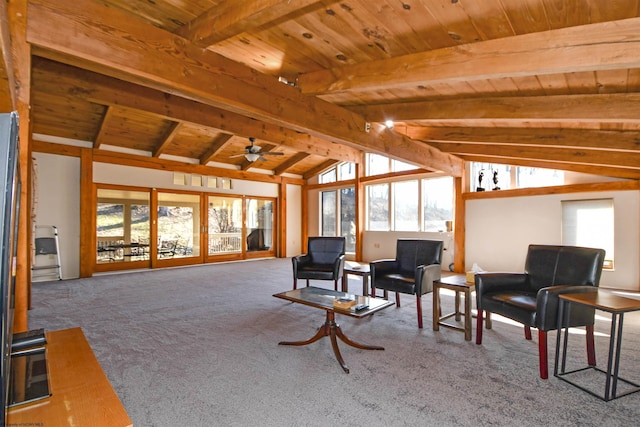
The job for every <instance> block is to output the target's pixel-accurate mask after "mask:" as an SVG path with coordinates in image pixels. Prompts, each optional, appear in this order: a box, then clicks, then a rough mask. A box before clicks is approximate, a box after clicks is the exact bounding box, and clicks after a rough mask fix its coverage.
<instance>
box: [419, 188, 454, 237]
mask: <svg viewBox="0 0 640 427" xmlns="http://www.w3.org/2000/svg"><path fill="white" fill-rule="evenodd" d="M422 191H423V195H422V203H423V205H422V206H423V212H424V214H423V217H424V225H423V231H446V230H447V226H446V223H447V221H453V178H451V177H448V176H447V177H442V178H429V179H424V180H422Z"/></svg>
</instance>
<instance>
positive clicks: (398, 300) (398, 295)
mask: <svg viewBox="0 0 640 427" xmlns="http://www.w3.org/2000/svg"><path fill="white" fill-rule="evenodd" d="M396 306H398V308H399V307H400V294H399V293H398V292H396Z"/></svg>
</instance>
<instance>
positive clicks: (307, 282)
mask: <svg viewBox="0 0 640 427" xmlns="http://www.w3.org/2000/svg"><path fill="white" fill-rule="evenodd" d="M308 287H309V279H307V288H308Z"/></svg>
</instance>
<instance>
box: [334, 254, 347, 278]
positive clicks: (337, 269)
mask: <svg viewBox="0 0 640 427" xmlns="http://www.w3.org/2000/svg"><path fill="white" fill-rule="evenodd" d="M346 259H347V257H346V255H340V256H339V257H338V258H336V260H335V262H334V263H333V277H335V278H336V279H339V278H340V277H341V276H342V273H343V272H344V263H345V260H346Z"/></svg>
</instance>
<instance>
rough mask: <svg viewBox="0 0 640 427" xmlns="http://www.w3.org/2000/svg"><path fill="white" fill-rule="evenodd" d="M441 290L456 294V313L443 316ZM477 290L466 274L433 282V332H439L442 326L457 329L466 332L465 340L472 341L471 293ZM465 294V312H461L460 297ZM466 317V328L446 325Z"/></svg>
mask: <svg viewBox="0 0 640 427" xmlns="http://www.w3.org/2000/svg"><path fill="white" fill-rule="evenodd" d="M440 289H449V290H451V291H454V292H455V298H456V300H455V311H454V312H453V313H450V314H446V315H444V316H442V315H441V311H442V308H441V304H440ZM475 290H476V285H475V283H467V277H466V275H464V274H454V275H450V276H445V277H442V278H441V279H440V280H434V282H433V330H434V331H438V330H439V329H440V326H445V327H447V328H450V329H455V330H458V331H463V332H464V339H465V340H467V341H471V319H472V314H471V292H473V291H475ZM461 294H464V312H461V311H460V295H461ZM462 315H464V327H460V326H458V325H454V324H451V323H446V322H445V320H447V319H449V318H451V317H454V316H455V320H457V321H460V319H461V316H462Z"/></svg>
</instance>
